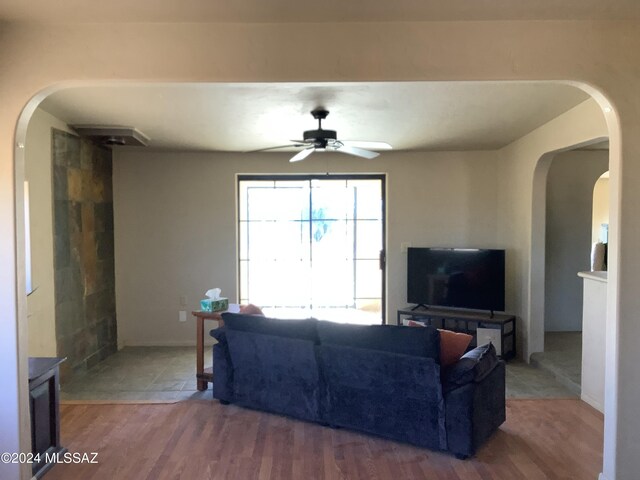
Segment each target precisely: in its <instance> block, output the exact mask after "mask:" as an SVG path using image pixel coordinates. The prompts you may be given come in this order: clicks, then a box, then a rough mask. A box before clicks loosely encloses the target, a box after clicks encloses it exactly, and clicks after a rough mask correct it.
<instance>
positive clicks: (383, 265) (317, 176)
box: [236, 173, 387, 325]
mask: <svg viewBox="0 0 640 480" xmlns="http://www.w3.org/2000/svg"><path fill="white" fill-rule="evenodd" d="M251 180H267V181H269V180H270V181H279V180H280V181H282V180H292V181H294V180H308V181H311V180H380V196H381V199H382V205H381V209H382V250H381V252H380V270H381V272H380V276H381V282H382V298H381V306H380V308H381V319H382V324H383V325H386V324H387V262H386V257H387V174H386V173H322V174H321V173H309V174H304V173H302V174H291V175H287V174H269V173H264V174H248V175H245V174H238V175H236V251H237V252H238V253H239V251H240V248H239V245H240V222H239V215H240V212H239V208H238V206H239V205H240V188H239V186H240V182H241V181H251ZM239 259H240V257H239V255H238V254H236V291H237V292H238V296H239V294H240V261H239Z"/></svg>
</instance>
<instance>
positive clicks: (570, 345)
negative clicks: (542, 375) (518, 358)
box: [531, 332, 582, 395]
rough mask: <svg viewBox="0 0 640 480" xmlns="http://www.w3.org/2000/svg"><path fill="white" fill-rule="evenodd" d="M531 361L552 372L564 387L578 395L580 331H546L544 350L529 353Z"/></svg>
mask: <svg viewBox="0 0 640 480" xmlns="http://www.w3.org/2000/svg"><path fill="white" fill-rule="evenodd" d="M531 363H532V364H533V365H534V366H536V367H538V368H541V369H543V370H546V371H547V372H549V373H551V374H553V375H554V376H555V378H556V380H558V382H560V383H561V384H563V385H564V386H565V387H567V388H569V389H570V390H571V391H573V392H574V393H575V394H576V395H580V385H581V376H582V332H547V333H545V335H544V352H543V353H534V354H533V355H531Z"/></svg>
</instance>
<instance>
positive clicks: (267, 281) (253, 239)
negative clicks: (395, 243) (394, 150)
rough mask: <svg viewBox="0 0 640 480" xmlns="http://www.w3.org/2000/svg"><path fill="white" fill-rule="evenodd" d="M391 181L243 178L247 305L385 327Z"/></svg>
mask: <svg viewBox="0 0 640 480" xmlns="http://www.w3.org/2000/svg"><path fill="white" fill-rule="evenodd" d="M384 187H385V185H384V176H382V175H348V176H347V175H340V176H337V175H322V176H314V175H311V176H275V177H274V176H268V177H267V176H240V177H239V179H238V195H239V198H238V233H239V274H240V301H241V302H242V303H254V304H256V305H259V306H261V307H262V308H263V309H264V310H265V313H267V314H268V315H273V316H278V317H284V318H296V317H297V318H303V317H308V316H314V317H316V318H319V319H324V320H334V321H348V322H352V323H356V322H357V323H371V324H373V323H381V322H384V230H385V227H384V225H385V218H384V202H385V199H384V193H385V188H384Z"/></svg>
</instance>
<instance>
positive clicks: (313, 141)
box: [253, 108, 392, 162]
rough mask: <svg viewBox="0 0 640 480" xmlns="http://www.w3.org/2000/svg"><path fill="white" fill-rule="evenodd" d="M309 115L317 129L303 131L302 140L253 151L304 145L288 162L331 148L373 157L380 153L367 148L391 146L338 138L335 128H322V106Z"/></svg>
mask: <svg viewBox="0 0 640 480" xmlns="http://www.w3.org/2000/svg"><path fill="white" fill-rule="evenodd" d="M311 115H313V118H315V119H316V120H318V129H317V130H307V131H306V132H303V134H302V138H303V140H291V141H292V142H293V143H292V144H289V145H280V146H277V147H269V148H261V149H260V150H253V151H254V152H264V151H266V150H276V149H279V148H291V147H297V148H299V147H304V149H303V150H301V151H300V152H298V153H297V154H295V155H294V156H293V157H291V159H289V161H290V162H299V161H300V160H304V159H305V158H307V157H308V156H309V155H311V154H312V153H313V152H315V151H316V150H320V151H326V150H330V151H331V150H332V151H338V152H342V153H347V154H349V155H355V156H356V157H362V158H375V157H377V156H378V155H380V154H379V153H378V152H372V151H371V150H367V149H376V150H389V149H391V148H392V147H391V145H389V144H388V143H385V142H360V141H349V140H338V138H337V134H336V131H335V130H325V129H323V128H322V120H324V119H325V118H327V115H329V111H328V110H325V109H324V108H316V109H315V110H313V111H312V112H311Z"/></svg>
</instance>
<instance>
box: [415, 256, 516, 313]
mask: <svg viewBox="0 0 640 480" xmlns="http://www.w3.org/2000/svg"><path fill="white" fill-rule="evenodd" d="M504 286H505V277H504V250H481V249H472V248H409V249H408V265H407V301H408V302H409V303H416V304H418V305H422V306H425V307H427V306H441V307H454V308H468V309H474V310H490V311H494V310H496V311H504Z"/></svg>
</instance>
